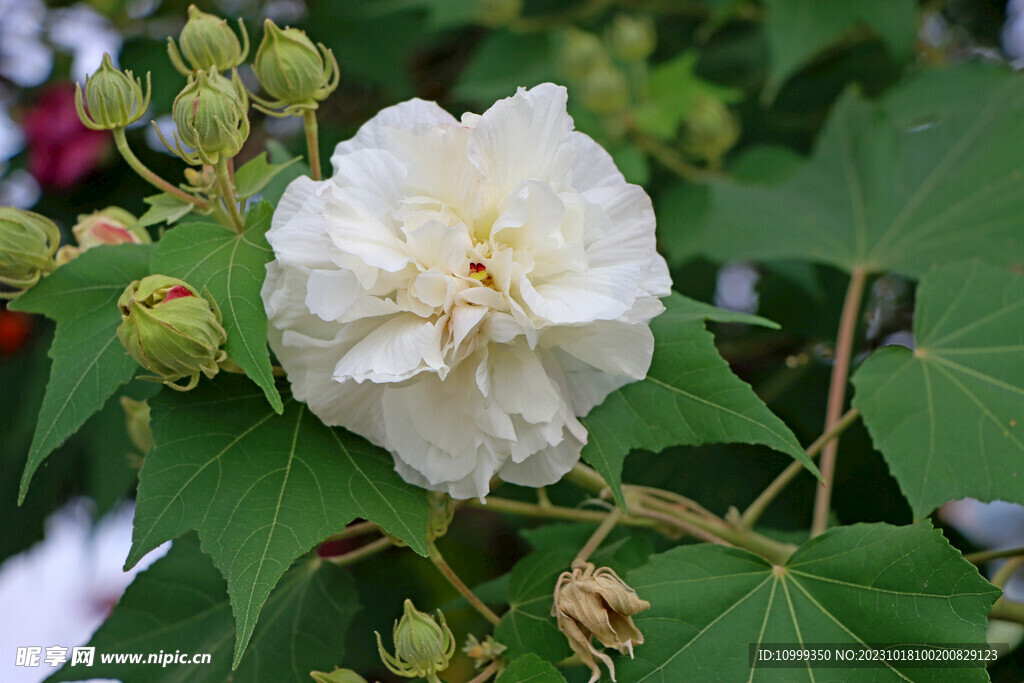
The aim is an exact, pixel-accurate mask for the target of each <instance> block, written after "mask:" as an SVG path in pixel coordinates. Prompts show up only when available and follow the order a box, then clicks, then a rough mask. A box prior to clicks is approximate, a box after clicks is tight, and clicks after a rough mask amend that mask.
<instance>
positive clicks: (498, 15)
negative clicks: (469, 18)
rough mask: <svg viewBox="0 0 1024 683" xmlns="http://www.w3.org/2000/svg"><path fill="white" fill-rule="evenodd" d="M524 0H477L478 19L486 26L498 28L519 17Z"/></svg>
mask: <svg viewBox="0 0 1024 683" xmlns="http://www.w3.org/2000/svg"><path fill="white" fill-rule="evenodd" d="M522 12H523V0H476V19H477V21H479V22H480V23H481V24H483V25H484V26H489V27H491V28H496V27H498V26H505V25H506V24H509V23H511V22H512V21H513V20H515V19H518V18H519V15H520V14H522Z"/></svg>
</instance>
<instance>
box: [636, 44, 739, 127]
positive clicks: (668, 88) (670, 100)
mask: <svg viewBox="0 0 1024 683" xmlns="http://www.w3.org/2000/svg"><path fill="white" fill-rule="evenodd" d="M698 57H699V55H698V53H696V52H684V53H683V54H681V55H679V56H678V57H676V58H675V59H672V60H670V61H668V62H663V63H661V64H659V65H658V66H656V67H654V68H653V69H651V75H650V78H649V80H648V84H647V99H646V100H645V101H644V102H643V103H642V104H640V105H639V106H638V107H636V109H635V111H634V113H633V123H634V125H635V126H636V127H637V128H638V129H640V130H642V131H644V132H645V133H648V134H649V135H653V136H654V137H656V138H661V139H662V140H670V139H672V138H674V137H675V136H676V131H677V129H678V128H679V125H680V124H681V123H682V122H683V121H684V120H685V119H686V116H687V115H688V114H689V113H690V109H691V108H692V107H693V104H694V102H695V101H696V100H697V98H698V97H700V96H705V97H713V98H715V99H718V100H722V101H723V102H736V101H738V100H739V99H740V92H739V91H738V90H734V89H732V88H725V87H722V86H719V85H715V84H714V83H710V82H708V81H705V80H703V79H702V78H700V77H699V76H697V74H696V73H695V71H694V69H695V67H696V66H697V59H698Z"/></svg>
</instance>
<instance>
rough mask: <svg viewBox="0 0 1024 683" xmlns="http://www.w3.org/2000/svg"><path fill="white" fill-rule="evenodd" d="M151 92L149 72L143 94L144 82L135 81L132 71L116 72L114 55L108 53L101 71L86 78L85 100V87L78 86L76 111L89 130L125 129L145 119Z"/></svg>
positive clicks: (101, 65)
mask: <svg viewBox="0 0 1024 683" xmlns="http://www.w3.org/2000/svg"><path fill="white" fill-rule="evenodd" d="M150 92H151V87H150V79H149V74H148V73H147V74H146V91H145V93H143V91H142V79H140V78H135V77H134V76H133V75H132V72H131V71H119V70H118V69H115V68H114V63H113V62H112V61H110V55H108V54H104V55H103V61H102V63H101V64H100V68H99V70H98V71H96V73H94V74H92V75H91V76H86V78H85V95H84V98H83V95H82V86H81V85H79V84H77V83H76V84H75V110H76V111H77V112H78V118H79V119H81V120H82V123H83V124H84V125H85V127H86V128H91V129H92V130H113V129H115V128H124V127H125V126H127V125H128V124H130V123H134V122H136V121H138V120H139V119H141V118H142V116H143V114H145V113H146V109H147V108H148V107H149V96H150ZM86 106H88V112H87V111H86Z"/></svg>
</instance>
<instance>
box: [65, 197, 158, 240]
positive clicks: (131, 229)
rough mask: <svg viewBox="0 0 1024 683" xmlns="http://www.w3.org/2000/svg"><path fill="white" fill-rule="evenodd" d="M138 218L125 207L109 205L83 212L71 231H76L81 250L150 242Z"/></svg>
mask: <svg viewBox="0 0 1024 683" xmlns="http://www.w3.org/2000/svg"><path fill="white" fill-rule="evenodd" d="M137 223H138V219H136V218H135V216H133V215H132V214H130V213H128V212H127V211H125V210H124V209H122V208H120V207H117V206H108V207H107V208H105V209H103V210H102V211H94V212H93V213H91V214H82V215H80V216H79V217H78V223H76V224H75V226H74V227H73V228H71V231H72V232H73V233H75V239H76V240H78V247H79V250H80V251H88V250H89V249H92V248H93V247H98V246H100V245H102V244H149V243H150V242H151V241H152V240H151V239H150V237H149V233H148V232H146V229H145V228H140V227H138V226H137Z"/></svg>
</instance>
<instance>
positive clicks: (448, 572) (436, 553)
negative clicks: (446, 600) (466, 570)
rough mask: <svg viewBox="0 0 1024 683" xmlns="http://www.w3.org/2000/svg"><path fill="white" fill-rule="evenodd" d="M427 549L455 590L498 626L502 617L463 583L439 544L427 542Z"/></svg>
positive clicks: (431, 559)
mask: <svg viewBox="0 0 1024 683" xmlns="http://www.w3.org/2000/svg"><path fill="white" fill-rule="evenodd" d="M427 549H428V550H429V551H430V561H431V562H433V563H434V566H435V567H437V569H438V571H440V572H441V574H442V575H443V576H444V578H446V579H448V583H450V584H451V585H452V587H453V588H454V589H455V590H457V591H458V592H459V593H461V594H462V597H464V598H466V600H467V601H469V604H471V605H472V606H473V607H474V608H476V611H477V612H479V613H480V614H482V615H483V616H484V618H485V619H487V621H489V622H491V623H492V624H494V625H495V626H497V625H498V622H499V621H501V618H500V617H499V616H498V615H497V614H495V613H494V612H493V611H492V610H491V608H490V607H488V606H487V605H485V604H484V603H483V601H482V600H481V599H480V598H478V597H476V595H474V593H473V591H471V590H470V589H469V586H467V585H466V584H465V583H463V581H462V579H460V578H459V575H458V574H456V573H455V571H454V570H453V569H452V568H451V567H450V566H448V563H447V562H445V559H444V556H443V555H441V551H440V550H438V549H437V545H436V544H435V543H434V542H433V541H431V542H429V543H428V544H427Z"/></svg>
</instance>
